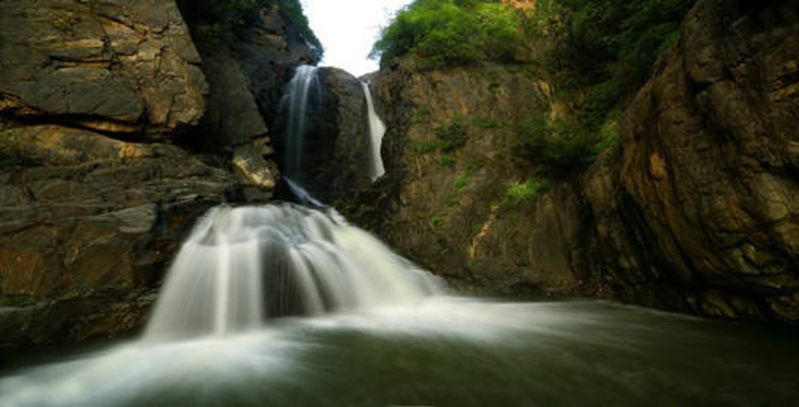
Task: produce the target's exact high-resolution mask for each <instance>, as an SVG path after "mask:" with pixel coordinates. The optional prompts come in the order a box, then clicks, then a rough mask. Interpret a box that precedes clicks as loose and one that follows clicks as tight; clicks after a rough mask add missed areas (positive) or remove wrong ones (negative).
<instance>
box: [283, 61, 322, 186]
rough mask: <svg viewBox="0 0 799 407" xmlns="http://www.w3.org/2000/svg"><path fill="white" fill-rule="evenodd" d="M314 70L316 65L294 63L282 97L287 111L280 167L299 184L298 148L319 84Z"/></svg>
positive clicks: (301, 170)
mask: <svg viewBox="0 0 799 407" xmlns="http://www.w3.org/2000/svg"><path fill="white" fill-rule="evenodd" d="M317 71H318V68H317V67H315V66H311V65H301V66H298V67H297V70H296V72H295V73H294V77H293V78H292V79H291V82H289V85H288V89H287V92H286V95H285V96H284V99H283V101H282V105H283V109H282V110H286V111H287V112H286V114H287V115H288V125H287V127H286V135H285V137H286V145H285V152H284V155H283V158H284V164H283V167H284V168H282V171H283V173H284V174H285V175H286V176H288V177H290V178H292V179H294V180H295V181H297V182H299V183H301V184H302V183H303V182H304V181H305V180H304V179H303V177H304V175H305V174H304V172H303V170H304V168H305V167H304V165H303V159H302V158H303V157H302V156H303V154H302V152H303V149H304V148H305V136H306V134H307V132H308V130H309V129H308V108H309V105H310V100H311V98H312V96H313V93H314V92H315V93H316V94H318V93H319V90H320V87H321V83H320V81H319V76H318V75H317Z"/></svg>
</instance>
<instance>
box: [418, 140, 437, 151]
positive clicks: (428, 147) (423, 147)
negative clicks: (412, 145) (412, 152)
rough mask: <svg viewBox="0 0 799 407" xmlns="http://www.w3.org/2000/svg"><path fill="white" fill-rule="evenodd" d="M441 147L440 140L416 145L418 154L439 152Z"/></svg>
mask: <svg viewBox="0 0 799 407" xmlns="http://www.w3.org/2000/svg"><path fill="white" fill-rule="evenodd" d="M439 145H440V143H439V142H438V140H431V141H423V142H421V143H419V144H417V145H416V152H417V153H419V154H427V153H432V152H433V151H436V150H438V147H439Z"/></svg>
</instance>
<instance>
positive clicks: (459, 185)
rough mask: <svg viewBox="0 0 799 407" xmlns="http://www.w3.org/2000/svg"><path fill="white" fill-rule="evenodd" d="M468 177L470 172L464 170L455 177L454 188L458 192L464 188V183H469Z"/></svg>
mask: <svg viewBox="0 0 799 407" xmlns="http://www.w3.org/2000/svg"><path fill="white" fill-rule="evenodd" d="M470 177H471V174H469V171H466V172H464V173H463V174H461V175H459V176H458V178H456V179H455V190H456V191H458V192H460V191H461V190H462V189H463V188H465V187H466V184H468V183H469V178H470Z"/></svg>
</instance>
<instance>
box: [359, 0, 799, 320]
mask: <svg viewBox="0 0 799 407" xmlns="http://www.w3.org/2000/svg"><path fill="white" fill-rule="evenodd" d="M798 33H799V12H798V11H797V4H796V2H789V1H773V2H767V3H762V4H758V5H752V4H749V3H747V2H744V1H732V2H730V1H720V0H702V1H699V2H698V3H697V5H696V6H695V7H694V9H693V10H692V11H691V12H690V14H689V15H688V16H687V17H686V19H685V22H684V25H683V28H682V36H681V40H680V41H679V43H678V45H676V46H675V47H674V48H672V49H671V50H670V51H668V52H667V53H666V54H665V55H664V56H662V57H661V59H660V60H659V61H658V63H657V64H656V66H655V68H654V74H653V77H652V78H651V80H650V81H649V82H648V83H647V84H646V86H644V88H643V89H642V90H641V91H640V93H639V94H638V96H637V98H636V99H635V100H634V101H633V102H632V103H631V105H630V108H629V109H628V110H627V112H626V113H625V115H624V118H623V120H622V126H621V133H622V136H623V143H622V145H621V147H619V148H618V149H615V150H614V151H609V152H607V153H606V154H604V155H603V156H601V157H600V159H599V160H598V161H597V162H596V163H595V164H594V165H593V166H592V167H591V168H590V169H589V170H588V171H587V172H586V173H585V174H584V175H582V176H580V177H577V179H573V180H571V181H569V182H563V183H560V185H556V186H554V187H553V188H552V190H551V191H550V192H548V193H538V194H537V195H536V197H535V199H533V200H531V201H530V202H529V203H528V204H525V205H522V206H517V207H510V208H508V207H505V208H503V205H502V193H503V191H505V190H507V187H508V185H509V183H511V182H520V181H524V180H525V179H527V178H534V177H536V176H537V175H536V174H535V173H534V172H532V171H531V170H530V169H529V168H524V166H523V165H520V164H518V163H512V162H511V157H510V155H509V154H508V150H509V149H510V148H512V144H511V143H510V142H509V139H510V137H511V134H510V132H509V131H507V130H504V126H506V125H507V126H508V127H512V126H511V124H512V121H513V120H515V119H514V118H518V117H523V116H524V115H526V114H530V113H535V112H538V113H539V114H541V113H548V114H549V115H559V114H564V113H565V114H568V109H566V108H564V107H563V106H558V105H557V104H553V103H552V102H551V101H550V100H549V98H548V95H549V94H550V91H549V90H548V86H547V84H546V83H547V81H546V80H542V79H541V78H545V76H542V75H540V74H533V75H532V76H530V75H529V74H520V73H519V72H526V69H524V68H521V67H519V66H515V67H491V66H484V67H478V68H470V69H462V68H458V69H449V70H446V71H445V72H436V71H432V72H431V71H420V70H417V69H414V68H413V66H412V65H409V64H407V63H403V64H400V65H399V66H395V67H394V68H393V69H392V70H391V71H384V72H382V73H381V74H380V75H379V76H378V78H377V79H376V82H377V83H376V86H375V88H376V90H377V91H376V94H377V98H378V99H379V100H380V101H381V102H382V103H381V104H382V109H383V111H384V112H385V113H386V115H385V117H387V122H388V124H389V128H390V130H389V134H388V138H387V140H386V144H387V146H386V147H385V150H384V151H386V153H387V154H386V155H387V157H386V163H387V167H388V172H389V177H388V179H387V180H386V184H385V187H386V188H387V189H388V191H389V192H388V196H387V197H384V199H382V200H381V199H377V202H378V207H377V208H375V209H376V210H377V211H378V213H380V214H381V215H382V216H383V217H384V219H383V220H382V221H372V228H373V229H375V230H377V231H378V232H379V233H380V234H381V235H383V236H384V237H385V238H386V239H387V240H388V241H389V242H390V243H391V244H393V245H395V246H396V247H398V248H399V249H400V250H401V251H402V252H403V253H404V254H405V255H408V256H409V257H410V258H411V259H413V260H416V261H419V262H420V263H422V264H424V265H427V266H429V267H431V268H432V269H433V270H436V271H440V272H442V273H443V274H447V275H450V276H453V277H456V278H458V279H463V280H466V281H467V282H472V283H475V282H476V283H478V284H479V285H481V286H483V287H488V288H493V289H494V290H498V291H510V292H520V291H522V289H524V288H534V289H536V290H537V291H543V292H545V293H557V294H560V293H568V294H574V293H577V294H581V295H585V296H595V297H601V298H611V299H619V300H623V301H627V302H633V303H639V304H644V305H648V306H653V307H659V308H666V309H672V310H680V311H685V312H692V313H699V314H704V315H709V316H716V317H725V318H740V319H757V320H779V321H785V322H792V323H796V322H799V251H797V245H799V232H797V230H799V221H798V219H799V216H797V215H798V212H797V211H798V207H799V200H797V197H799V181H797V180H799V177H797V175H799V171H797V170H798V169H799V167H798V166H797V164H799V158H798V156H797V152H798V151H799V139H797V134H796V131H795V130H796V123H797V122H798V120H799V100H798V99H797V95H799V93H798V92H799V74H798V73H797V72H799V60H797V56H798V55H799V48H798V47H799V41H797V38H799V35H797V34H798ZM459 117H460V118H462V120H466V123H465V127H466V130H465V132H463V134H465V138H466V141H465V142H464V143H462V147H459V148H455V149H450V151H445V149H442V148H440V143H439V147H436V144H435V142H436V136H435V134H436V133H437V132H438V133H439V134H445V133H446V132H445V133H440V131H441V129H445V130H446V129H448V128H449V129H451V123H452V121H453V120H455V119H457V118H459ZM487 119H491V120H487ZM497 120H498V121H497ZM503 121H506V122H505V123H504V124H503ZM431 142H433V143H432V144H431ZM539 175H542V174H539ZM372 219H374V217H372Z"/></svg>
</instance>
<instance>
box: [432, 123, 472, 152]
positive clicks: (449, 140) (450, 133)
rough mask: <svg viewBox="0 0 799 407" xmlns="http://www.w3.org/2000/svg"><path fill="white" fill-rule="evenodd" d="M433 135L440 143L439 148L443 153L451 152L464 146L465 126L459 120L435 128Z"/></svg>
mask: <svg viewBox="0 0 799 407" xmlns="http://www.w3.org/2000/svg"><path fill="white" fill-rule="evenodd" d="M435 134H436V137H437V138H438V140H439V141H440V145H439V148H440V149H441V150H443V151H444V152H451V151H454V150H457V149H459V148H461V147H463V146H465V145H466V126H465V125H464V124H463V122H462V121H461V120H460V119H455V120H452V121H451V122H449V123H448V124H445V125H443V126H439V127H437V128H436V129H435Z"/></svg>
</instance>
